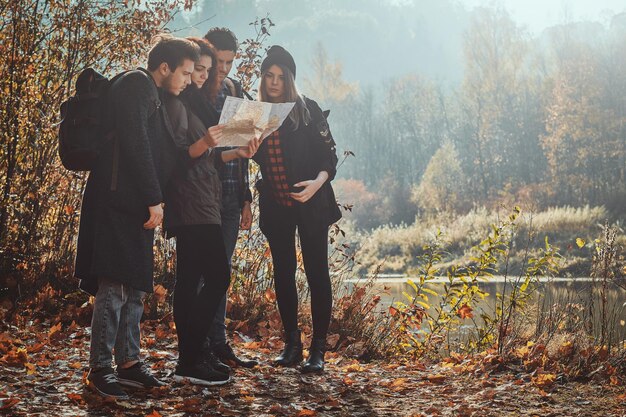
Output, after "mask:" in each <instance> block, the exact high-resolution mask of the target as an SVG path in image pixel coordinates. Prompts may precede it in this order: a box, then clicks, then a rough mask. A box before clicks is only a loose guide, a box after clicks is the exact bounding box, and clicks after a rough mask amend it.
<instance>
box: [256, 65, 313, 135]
mask: <svg viewBox="0 0 626 417" xmlns="http://www.w3.org/2000/svg"><path fill="white" fill-rule="evenodd" d="M275 65H278V67H279V68H280V69H281V70H283V82H284V85H285V102H286V103H291V102H295V103H296V105H295V106H293V109H292V110H291V113H289V120H291V123H292V125H293V130H297V129H298V127H300V123H304V124H305V125H308V124H309V122H310V121H311V113H310V112H309V109H308V107H307V105H306V102H305V101H304V97H303V96H302V95H301V94H300V93H298V88H297V87H296V80H295V78H294V76H293V73H292V72H291V70H290V69H289V68H287V67H285V66H283V65H279V64H275ZM270 68H271V67H270ZM268 70H269V68H268V69H267V70H265V71H264V72H263V74H261V84H260V85H259V97H258V98H259V101H268V100H267V97H266V96H265V74H267V71H268Z"/></svg>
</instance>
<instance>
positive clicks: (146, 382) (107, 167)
mask: <svg viewBox="0 0 626 417" xmlns="http://www.w3.org/2000/svg"><path fill="white" fill-rule="evenodd" d="M197 60H198V46H197V45H195V44H194V43H192V42H189V41H187V40H185V39H179V38H174V37H171V36H161V37H159V38H158V42H157V43H156V44H155V45H154V46H153V48H152V49H151V50H150V52H149V54H148V69H147V70H145V69H141V68H140V69H137V70H134V71H129V72H127V73H125V74H123V75H122V76H120V77H118V78H117V80H116V81H115V82H114V83H113V85H112V86H111V88H110V90H109V108H110V111H111V121H112V123H113V125H114V127H115V137H114V139H113V140H112V141H111V143H110V144H109V145H108V146H105V148H104V149H103V150H102V154H101V155H100V158H99V160H98V164H97V166H96V167H95V169H94V170H93V171H92V172H91V173H90V176H89V180H88V181H87V187H86V189H85V194H84V197H83V205H82V209H81V220H80V230H79V235H78V248H77V257H76V271H75V275H76V277H77V278H79V279H80V280H81V281H80V288H81V289H83V290H84V291H87V292H88V293H90V294H92V295H95V302H94V311H93V317H92V322H91V348H90V352H89V353H90V358H89V367H90V372H89V376H88V378H87V379H88V380H89V382H90V385H91V386H93V388H95V390H96V391H98V392H99V393H100V394H102V395H104V396H109V397H115V398H128V395H127V394H126V393H125V392H124V390H123V389H122V387H121V385H126V386H131V387H135V388H148V387H155V386H161V385H163V383H162V382H161V381H159V380H157V379H156V378H154V376H152V374H151V373H150V370H149V368H148V367H147V366H146V365H145V364H144V363H143V362H141V360H140V352H139V346H140V319H141V316H142V313H143V297H144V296H145V294H146V293H147V292H152V287H153V281H152V276H153V262H154V254H153V249H152V246H153V241H154V229H155V227H157V226H158V225H160V224H161V220H162V218H163V208H162V206H161V203H162V202H163V190H164V188H165V185H166V182H167V180H168V176H169V174H170V172H171V170H172V168H173V166H174V161H173V154H174V151H173V149H172V147H173V142H172V138H171V137H172V134H171V131H170V130H171V128H170V129H168V127H169V125H168V120H167V117H166V115H165V113H164V110H163V109H162V107H161V96H162V94H163V92H164V91H167V92H169V93H171V94H174V95H177V94H179V93H180V92H181V91H182V90H183V89H184V88H185V87H186V86H187V85H189V84H190V82H191V78H190V77H191V73H192V71H193V69H194V63H195V61H197ZM113 349H114V352H115V362H116V364H117V374H116V373H114V371H113V368H112V367H111V360H112V350H113Z"/></svg>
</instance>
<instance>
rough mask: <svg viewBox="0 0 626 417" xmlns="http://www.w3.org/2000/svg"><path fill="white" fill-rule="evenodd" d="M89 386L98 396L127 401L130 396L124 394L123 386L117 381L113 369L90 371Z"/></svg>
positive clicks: (88, 376)
mask: <svg viewBox="0 0 626 417" xmlns="http://www.w3.org/2000/svg"><path fill="white" fill-rule="evenodd" d="M87 380H88V381H89V385H90V386H91V387H93V389H94V390H96V392H98V394H100V395H102V396H104V397H111V398H115V399H116V400H127V399H128V394H126V392H124V390H123V389H122V386H121V385H120V383H119V381H118V380H117V376H116V375H115V373H114V372H113V368H111V367H107V368H101V369H98V370H93V369H90V370H89V375H87Z"/></svg>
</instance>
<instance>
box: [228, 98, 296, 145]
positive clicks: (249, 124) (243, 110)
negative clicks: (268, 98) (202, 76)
mask: <svg viewBox="0 0 626 417" xmlns="http://www.w3.org/2000/svg"><path fill="white" fill-rule="evenodd" d="M294 104H295V103H265V102H262V101H251V100H244V99H242V98H236V97H231V96H228V97H226V101H225V102H224V107H223V108H222V114H221V116H220V121H219V124H223V125H224V129H223V136H222V139H221V140H220V143H219V145H218V147H225V146H247V145H248V143H249V142H250V141H251V140H252V139H254V138H255V137H258V138H260V139H261V140H263V139H265V138H266V137H267V136H269V135H270V134H271V133H272V132H274V131H275V130H276V129H278V128H279V127H280V125H282V124H283V122H284V121H285V119H286V118H287V116H288V115H289V113H290V112H291V109H292V108H293V106H294Z"/></svg>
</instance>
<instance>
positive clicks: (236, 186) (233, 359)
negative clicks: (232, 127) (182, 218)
mask: <svg viewBox="0 0 626 417" xmlns="http://www.w3.org/2000/svg"><path fill="white" fill-rule="evenodd" d="M204 37H205V39H206V40H208V41H209V42H210V43H211V44H212V45H213V47H214V48H215V64H214V66H215V67H216V71H215V79H214V80H209V81H212V82H213V85H211V89H210V91H211V97H210V100H209V101H210V103H211V106H210V107H211V111H212V112H214V115H215V118H216V120H219V117H220V114H221V113H222V108H223V107H224V102H225V101H226V97H228V96H234V97H239V98H241V97H243V90H242V88H241V84H240V83H239V82H237V81H235V80H232V79H230V78H228V74H229V73H230V70H231V69H232V67H233V61H234V59H235V55H236V53H237V48H238V42H237V37H236V36H235V34H234V33H233V32H232V31H230V30H229V29H226V28H218V27H216V28H212V29H210V30H209V31H208V32H207V34H206V35H204ZM219 174H220V179H221V180H222V209H221V219H222V235H223V236H224V246H225V247H226V256H227V257H228V262H229V264H232V262H231V261H232V257H233V252H234V251H235V246H236V245H237V237H238V235H239V229H240V228H241V229H243V230H248V229H250V226H251V225H252V210H251V208H250V204H251V202H252V194H251V193H250V187H249V185H248V160H247V159H234V160H232V161H229V162H226V163H224V164H223V165H222V166H221V168H220V172H219ZM227 298H228V294H227V295H226V296H225V297H224V299H223V300H222V302H221V303H220V306H219V308H218V310H217V313H216V314H215V318H214V319H213V326H212V327H211V331H210V333H209V342H210V345H211V349H212V351H213V353H214V354H215V357H211V358H210V360H215V359H216V358H219V360H221V361H223V362H226V363H229V364H231V365H232V364H235V365H238V366H244V367H247V368H252V367H254V366H256V365H257V362H256V361H254V360H246V359H243V358H239V357H238V356H237V355H235V353H234V352H233V349H232V348H231V346H230V344H229V343H228V340H227V338H226V324H225V320H226V300H227ZM218 366H222V364H218Z"/></svg>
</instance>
